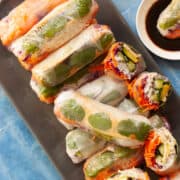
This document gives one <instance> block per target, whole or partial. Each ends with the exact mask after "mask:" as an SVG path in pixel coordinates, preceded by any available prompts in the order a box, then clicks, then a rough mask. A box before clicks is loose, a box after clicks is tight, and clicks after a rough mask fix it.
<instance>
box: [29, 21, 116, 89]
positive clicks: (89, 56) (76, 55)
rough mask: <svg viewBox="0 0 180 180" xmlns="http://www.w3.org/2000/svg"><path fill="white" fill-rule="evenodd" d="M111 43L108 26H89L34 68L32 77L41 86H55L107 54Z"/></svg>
mask: <svg viewBox="0 0 180 180" xmlns="http://www.w3.org/2000/svg"><path fill="white" fill-rule="evenodd" d="M113 42H114V36H113V33H112V31H111V30H110V29H109V27H108V26H105V25H97V24H95V25H91V26H89V27H88V28H87V29H86V30H84V31H83V32H82V33H81V34H79V35H78V36H77V37H76V38H74V39H73V40H71V41H70V42H69V43H67V44H66V45H65V46H63V47H62V48H60V49H59V50H57V51H56V52H54V53H52V54H51V55H50V56H49V57H48V58H46V59H45V60H44V61H43V62H41V63H39V64H38V65H37V66H35V67H34V68H33V69H32V76H33V78H34V79H35V80H36V81H37V82H39V83H41V84H44V85H46V86H50V87H52V86H56V85H58V84H60V83H61V82H63V81H64V80H65V79H67V78H69V77H71V76H72V75H74V74H75V73H76V72H77V71H79V70H80V69H82V68H84V67H85V66H86V65H88V64H90V63H92V62H93V61H94V60H95V59H96V58H98V57H99V56H101V55H102V54H104V53H105V52H107V50H108V48H109V47H110V46H111V44H112V43H113Z"/></svg>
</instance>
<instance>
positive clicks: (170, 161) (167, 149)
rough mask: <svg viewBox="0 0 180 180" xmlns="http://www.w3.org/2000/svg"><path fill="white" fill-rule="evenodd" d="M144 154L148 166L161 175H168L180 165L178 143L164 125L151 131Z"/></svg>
mask: <svg viewBox="0 0 180 180" xmlns="http://www.w3.org/2000/svg"><path fill="white" fill-rule="evenodd" d="M144 156H145V160H146V165H147V167H149V168H151V169H152V170H153V171H155V172H156V173H157V174H159V175H167V174H169V173H172V172H173V171H175V170H177V169H178V168H179V167H180V161H179V149H178V144H177V142H176V140H175V138H174V137H173V136H172V134H171V133H170V132H169V131H168V130H167V129H166V128H164V127H162V128H160V129H154V130H153V131H151V132H150V134H149V137H148V138H147V141H146V143H145V153H144Z"/></svg>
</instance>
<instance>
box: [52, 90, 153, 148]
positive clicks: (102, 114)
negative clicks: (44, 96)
mask: <svg viewBox="0 0 180 180" xmlns="http://www.w3.org/2000/svg"><path fill="white" fill-rule="evenodd" d="M54 113H55V115H56V117H57V118H58V119H60V120H62V121H64V122H66V123H68V124H70V125H72V126H74V127H80V128H83V129H85V130H87V131H90V132H92V133H94V134H95V135H97V136H99V137H101V138H103V139H105V140H107V141H110V142H114V143H116V144H117V145H121V146H125V147H132V148H136V147H140V146H142V145H144V140H145V139H146V137H147V135H148V133H149V131H150V129H151V124H150V121H149V120H148V119H147V118H146V117H144V116H139V115H133V114H130V113H126V112H123V111H120V110H118V109H117V108H114V107H112V106H109V105H105V104H103V103H100V102H98V101H96V100H92V99H90V98H88V97H87V96H83V95H81V94H80V93H78V92H75V91H73V90H69V91H65V92H62V93H60V95H59V96H58V97H57V98H56V100H55V107H54Z"/></svg>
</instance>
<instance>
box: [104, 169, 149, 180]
mask: <svg viewBox="0 0 180 180" xmlns="http://www.w3.org/2000/svg"><path fill="white" fill-rule="evenodd" d="M106 180H150V177H149V175H148V173H147V172H144V171H142V170H141V169H137V168H133V169H127V170H120V171H118V172H117V173H115V174H113V175H112V176H111V177H108V178H107V179H106Z"/></svg>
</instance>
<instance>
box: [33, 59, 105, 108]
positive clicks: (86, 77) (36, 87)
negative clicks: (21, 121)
mask: <svg viewBox="0 0 180 180" xmlns="http://www.w3.org/2000/svg"><path fill="white" fill-rule="evenodd" d="M102 59H103V57H99V58H97V59H96V60H95V61H94V62H93V63H92V64H89V65H88V66H86V67H85V68H83V69H81V70H80V71H78V72H77V73H76V74H74V75H73V77H70V78H68V79H67V80H65V81H64V82H63V84H59V85H57V86H54V87H48V86H45V85H43V84H41V83H38V82H36V81H35V80H34V79H33V77H32V78H31V81H30V86H31V88H32V90H33V91H34V92H35V93H36V95H37V96H38V97H39V99H40V100H41V101H42V102H45V103H47V104H51V103H53V102H54V100H55V98H56V97H57V95H58V93H60V92H61V91H63V90H67V89H77V88H79V87H80V86H82V85H83V84H85V83H87V82H89V81H92V80H94V79H96V78H98V77H100V76H101V75H103V72H101V71H95V70H94V67H95V66H98V65H99V64H101V62H102Z"/></svg>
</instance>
